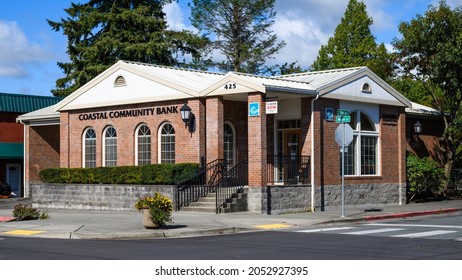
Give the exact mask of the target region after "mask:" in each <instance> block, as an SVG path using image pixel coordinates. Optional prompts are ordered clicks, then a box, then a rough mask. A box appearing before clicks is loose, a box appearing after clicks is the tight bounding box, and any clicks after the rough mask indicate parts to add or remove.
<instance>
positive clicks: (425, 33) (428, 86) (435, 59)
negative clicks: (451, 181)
mask: <svg viewBox="0 0 462 280" xmlns="http://www.w3.org/2000/svg"><path fill="white" fill-rule="evenodd" d="M399 31H400V33H401V34H402V38H400V39H395V40H394V41H393V45H394V47H395V48H396V49H397V51H398V53H397V54H398V58H399V63H400V65H401V69H402V72H403V74H404V75H407V76H408V77H410V78H412V79H414V80H416V81H419V82H420V84H421V86H422V88H423V89H424V90H425V91H426V93H428V95H430V96H431V98H432V105H433V107H434V108H436V109H438V110H439V111H440V112H442V117H443V119H444V125H445V132H444V134H443V136H442V138H441V140H440V148H441V155H442V164H443V165H444V167H445V174H446V176H449V175H450V174H451V173H452V170H453V168H454V166H455V163H456V162H457V161H460V158H461V155H462V148H461V144H462V138H461V136H462V126H461V124H462V108H461V103H462V75H461V73H462V56H461V53H462V9H461V8H456V9H453V10H452V9H451V8H450V7H449V6H448V5H447V4H446V2H445V1H441V2H440V3H439V5H438V6H436V7H435V6H429V8H428V10H427V11H426V12H425V14H424V15H417V16H416V17H415V18H414V19H412V20H411V21H410V22H403V23H401V24H400V25H399ZM446 188H447V186H446Z"/></svg>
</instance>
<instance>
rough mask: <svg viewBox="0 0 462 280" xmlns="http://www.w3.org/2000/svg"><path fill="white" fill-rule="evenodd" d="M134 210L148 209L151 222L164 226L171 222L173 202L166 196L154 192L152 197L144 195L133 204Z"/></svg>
mask: <svg viewBox="0 0 462 280" xmlns="http://www.w3.org/2000/svg"><path fill="white" fill-rule="evenodd" d="M135 208H136V209H138V210H140V211H141V209H148V210H149V214H150V215H151V219H152V221H153V222H154V223H155V224H157V225H158V226H165V225H166V223H167V222H171V221H172V211H173V202H172V200H171V199H169V198H168V197H167V196H165V195H162V194H160V193H159V192H156V193H155V194H154V196H149V195H144V196H141V197H140V198H138V199H137V200H136V202H135Z"/></svg>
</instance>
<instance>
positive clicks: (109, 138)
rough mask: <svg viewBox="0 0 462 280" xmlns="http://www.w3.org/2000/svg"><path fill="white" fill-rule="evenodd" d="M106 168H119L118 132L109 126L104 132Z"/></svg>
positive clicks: (104, 160)
mask: <svg viewBox="0 0 462 280" xmlns="http://www.w3.org/2000/svg"><path fill="white" fill-rule="evenodd" d="M103 162H104V166H117V132H116V130H115V128H114V127H112V126H108V127H107V128H106V129H105V130H104V159H103Z"/></svg>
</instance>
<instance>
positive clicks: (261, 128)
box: [248, 93, 267, 187]
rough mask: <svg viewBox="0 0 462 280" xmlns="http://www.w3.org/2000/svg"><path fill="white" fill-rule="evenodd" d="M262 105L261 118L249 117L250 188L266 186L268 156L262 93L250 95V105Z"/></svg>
mask: <svg viewBox="0 0 462 280" xmlns="http://www.w3.org/2000/svg"><path fill="white" fill-rule="evenodd" d="M251 102H259V103H260V116H258V117H250V116H249V117H248V129H249V131H248V143H249V186H250V187H262V186H266V161H267V158H266V155H267V137H266V133H267V128H266V114H265V111H264V108H265V106H264V102H263V96H262V94H260V93H249V95H248V103H251Z"/></svg>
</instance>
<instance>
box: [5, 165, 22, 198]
mask: <svg viewBox="0 0 462 280" xmlns="http://www.w3.org/2000/svg"><path fill="white" fill-rule="evenodd" d="M6 183H7V184H8V185H10V187H11V192H12V195H13V194H14V195H16V196H21V164H18V163H8V164H7V165H6Z"/></svg>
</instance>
